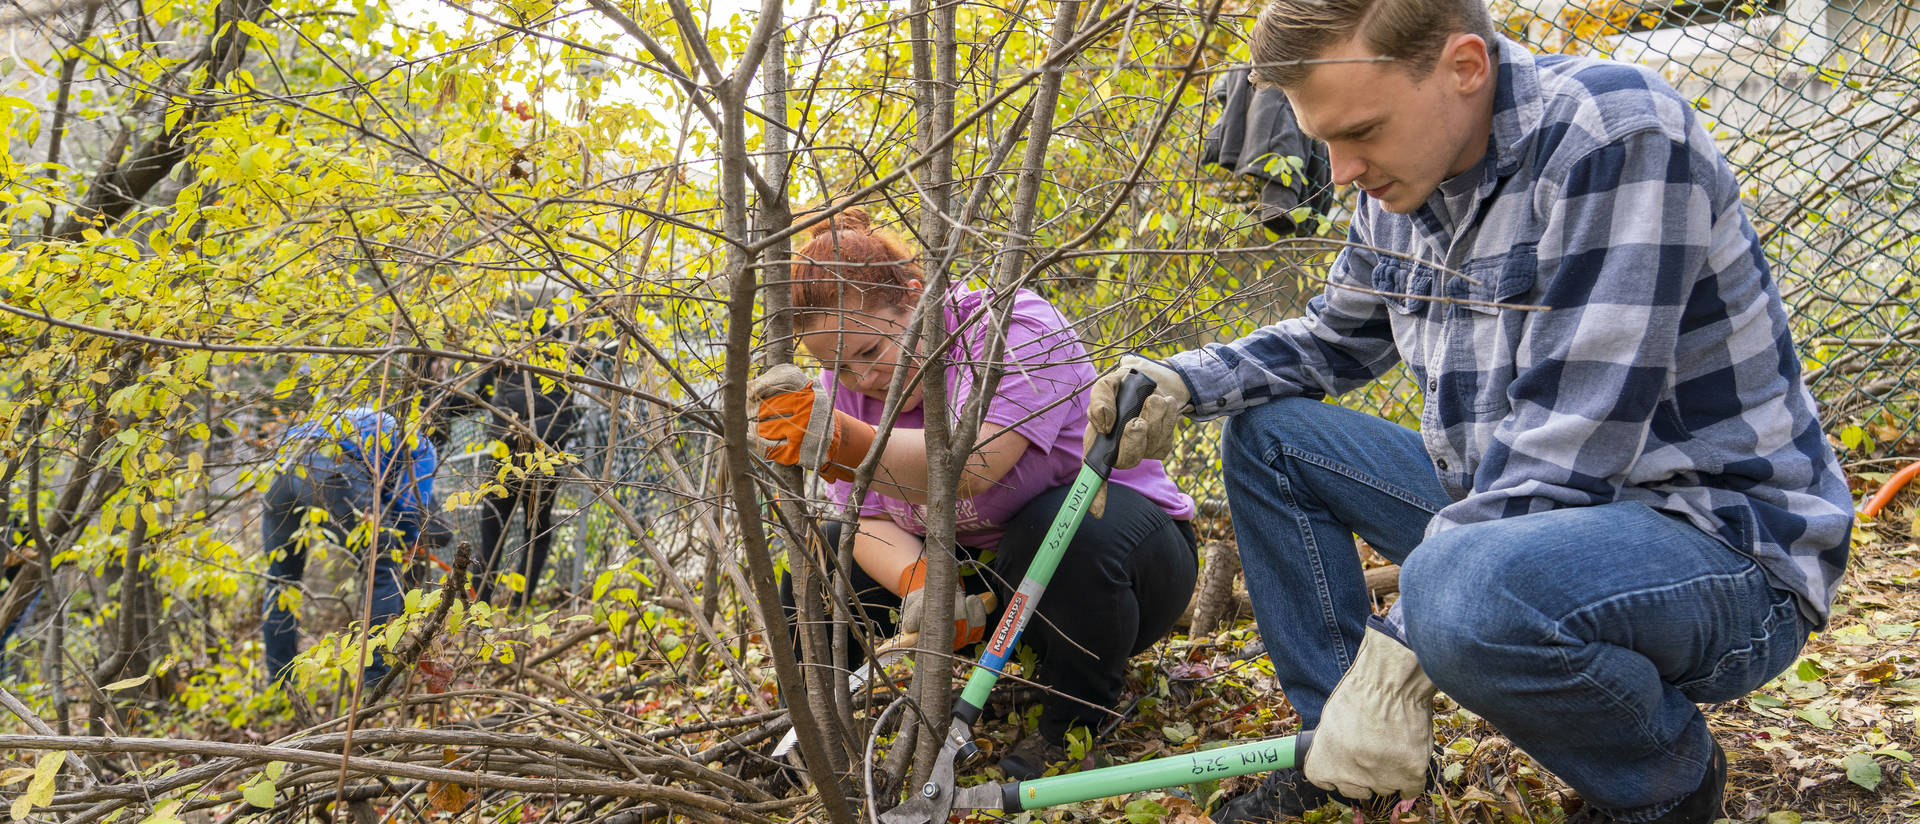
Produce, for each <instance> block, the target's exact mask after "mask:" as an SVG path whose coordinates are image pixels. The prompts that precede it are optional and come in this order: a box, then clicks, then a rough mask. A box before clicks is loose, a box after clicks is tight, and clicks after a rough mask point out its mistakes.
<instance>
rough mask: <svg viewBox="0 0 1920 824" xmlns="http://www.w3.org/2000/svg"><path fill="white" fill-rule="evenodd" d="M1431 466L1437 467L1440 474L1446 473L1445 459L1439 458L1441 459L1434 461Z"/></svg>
mask: <svg viewBox="0 0 1920 824" xmlns="http://www.w3.org/2000/svg"><path fill="white" fill-rule="evenodd" d="M1433 465H1434V466H1437V467H1440V471H1441V472H1445V471H1447V459H1446V458H1441V459H1439V460H1437V461H1434V462H1433Z"/></svg>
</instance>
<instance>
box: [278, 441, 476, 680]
mask: <svg viewBox="0 0 1920 824" xmlns="http://www.w3.org/2000/svg"><path fill="white" fill-rule="evenodd" d="M280 452H281V455H282V458H281V460H282V464H281V470H280V474H279V476H278V477H277V478H275V479H274V482H273V485H272V486H271V487H269V488H268V489H267V502H266V512H265V515H264V516H263V518H262V524H261V546H262V547H264V548H265V549H266V550H267V557H268V559H269V563H268V566H267V575H268V579H269V581H268V584H267V593H266V600H265V604H264V606H263V607H262V611H261V621H260V627H261V632H262V634H263V635H264V636H265V640H266V663H267V671H268V672H269V673H271V674H272V677H273V679H274V681H275V682H276V683H279V682H284V681H285V680H286V678H287V677H288V672H289V668H290V666H291V665H292V663H293V657H294V655H296V654H297V653H298V652H299V651H300V619H299V617H298V616H297V615H295V614H294V612H293V610H291V609H289V608H288V607H289V605H288V604H287V603H286V599H285V598H283V597H282V596H283V594H284V593H285V591H286V590H287V589H289V588H295V587H299V586H300V579H301V576H302V575H303V574H304V573H305V572H306V567H307V550H308V548H309V539H310V538H311V537H312V535H313V533H312V532H311V531H310V530H308V529H306V527H307V526H308V524H309V523H310V522H309V520H308V518H309V515H308V513H310V512H312V511H314V510H319V511H320V512H323V513H325V518H324V520H321V521H318V524H319V526H320V528H321V530H322V532H323V533H324V534H325V535H326V539H327V540H328V541H329V542H330V543H333V544H337V545H340V546H344V547H348V548H350V549H352V550H353V551H355V552H356V553H358V554H359V555H360V557H361V559H362V561H363V562H365V563H371V564H372V567H373V570H372V571H373V610H372V613H371V622H372V623H373V625H374V626H376V627H377V626H379V625H381V624H384V623H386V621H387V619H388V618H390V617H392V616H394V615H397V614H399V613H400V611H401V605H402V588H401V577H400V572H401V566H400V559H399V557H398V556H399V554H400V553H399V551H400V550H403V549H405V548H406V547H409V546H411V545H413V544H414V543H415V542H416V541H419V540H422V539H423V536H424V539H425V540H426V541H427V542H428V543H430V544H433V545H436V546H438V545H444V544H445V543H446V542H447V539H448V538H450V537H451V532H450V531H448V530H447V529H446V528H445V527H444V526H442V525H441V524H440V523H439V522H438V521H437V520H435V519H434V518H433V517H432V513H433V510H434V502H433V474H434V470H435V469H436V468H437V467H438V465H439V456H438V454H437V453H436V452H435V451H434V448H433V442H432V441H430V440H428V439H427V438H426V437H424V436H421V435H418V434H410V433H408V432H407V431H405V430H403V429H402V428H401V426H400V423H399V422H398V421H397V420H395V419H394V416H393V415H390V414H388V413H386V412H381V411H379V410H376V409H367V408H359V409H350V410H347V411H344V412H337V413H333V414H330V415H325V416H322V417H320V418H317V419H315V420H310V421H304V422H302V423H299V424H297V425H295V426H294V427H293V428H291V429H289V430H287V434H286V437H285V438H284V439H283V440H282V442H281V448H280ZM362 525H370V526H372V527H373V528H372V529H361V528H360V527H361V526H362ZM388 668H389V665H388V663H387V661H386V660H385V658H384V657H383V656H381V655H380V654H378V653H376V654H375V655H374V657H373V659H372V660H371V661H370V662H369V663H368V664H367V666H366V669H365V670H364V671H363V672H362V674H361V677H362V678H363V679H364V681H365V682H366V683H367V684H369V685H372V684H374V683H377V682H378V681H379V680H380V678H381V677H383V676H385V675H386V673H387V670H388Z"/></svg>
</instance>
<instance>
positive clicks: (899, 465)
mask: <svg viewBox="0 0 1920 824" xmlns="http://www.w3.org/2000/svg"><path fill="white" fill-rule="evenodd" d="M979 443H980V446H978V447H976V448H975V449H974V451H973V452H972V453H970V454H968V455H967V456H966V468H965V469H964V470H963V472H962V474H961V476H960V489H959V497H962V498H970V497H973V496H974V495H977V494H979V493H981V492H984V491H986V490H987V488H988V487H990V486H992V485H993V484H996V483H999V482H1000V479H1001V478H1003V477H1005V476H1006V474H1007V472H1008V471H1009V470H1011V469H1013V465H1014V463H1016V462H1017V461H1019V460H1020V455H1021V454H1022V453H1024V452H1026V451H1027V439H1026V438H1024V437H1022V436H1020V435H1018V434H1015V433H1013V432H1009V431H1006V430H1004V429H1003V428H1002V427H999V426H995V425H993V424H982V425H981V426H980V437H979ZM929 486H930V484H929V483H928V482H927V432H926V430H924V429H895V430H893V434H892V435H891V436H889V437H888V438H887V448H886V451H885V452H883V453H881V455H880V467H879V468H878V469H876V470H874V473H873V487H872V488H873V491H875V492H878V493H880V494H882V495H885V496H887V497H889V498H898V499H900V500H903V501H906V502H907V503H910V504H918V505H921V506H925V505H926V504H927V500H928V497H927V488H928V487H929Z"/></svg>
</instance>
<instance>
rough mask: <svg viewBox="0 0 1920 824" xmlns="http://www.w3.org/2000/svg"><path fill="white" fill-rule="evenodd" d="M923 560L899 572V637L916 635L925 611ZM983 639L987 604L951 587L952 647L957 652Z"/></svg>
mask: <svg viewBox="0 0 1920 824" xmlns="http://www.w3.org/2000/svg"><path fill="white" fill-rule="evenodd" d="M926 586H927V561H926V559H925V558H922V559H920V560H918V561H915V562H914V563H913V565H912V566H909V567H907V568H906V570H905V571H903V572H901V573H900V583H899V589H900V634H901V635H906V634H909V633H912V634H919V632H920V625H921V623H923V622H922V621H921V616H922V615H924V614H926V608H927V598H926V595H927V592H926ZM985 637H987V605H986V604H985V603H984V602H982V601H981V600H980V599H979V598H975V597H972V596H970V595H968V594H967V593H966V592H965V591H963V590H961V589H959V588H957V587H956V588H955V589H954V593H953V648H954V650H955V651H956V652H957V651H959V650H962V649H965V648H966V647H967V646H968V645H971V644H975V643H979V642H980V640H981V639H983V638H985Z"/></svg>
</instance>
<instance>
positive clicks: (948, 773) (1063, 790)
mask: <svg viewBox="0 0 1920 824" xmlns="http://www.w3.org/2000/svg"><path fill="white" fill-rule="evenodd" d="M1154 389H1155V384H1154V381H1153V379H1152V378H1149V377H1147V376H1146V375H1144V374H1142V373H1140V372H1137V371H1132V370H1129V371H1128V373H1127V375H1126V376H1125V377H1124V378H1123V379H1122V380H1121V382H1120V388H1119V391H1118V392H1117V393H1116V395H1117V397H1116V398H1115V401H1116V405H1117V406H1118V407H1119V409H1118V412H1119V415H1118V416H1117V419H1116V420H1115V421H1114V424H1113V428H1112V429H1111V430H1110V431H1109V432H1106V433H1104V434H1101V435H1099V436H1098V437H1097V438H1095V440H1094V442H1093V444H1092V445H1091V446H1090V447H1089V448H1088V449H1087V454H1086V463H1085V465H1084V466H1082V467H1081V468H1080V474H1079V476H1078V477H1076V478H1075V479H1074V481H1073V487H1072V489H1070V490H1069V491H1068V493H1067V499H1066V502H1065V503H1064V504H1063V505H1062V506H1061V507H1060V512H1059V513H1058V514H1057V515H1055V516H1054V520H1053V525H1052V526H1051V527H1050V528H1048V530H1047V536H1046V538H1045V539H1044V540H1043V541H1042V542H1041V544H1040V551H1039V553H1038V554H1037V555H1035V556H1034V559H1033V563H1032V565H1031V566H1029V567H1028V569H1027V573H1026V576H1025V577H1024V578H1023V579H1021V581H1020V586H1019V588H1018V589H1016V590H1015V591H1014V594H1013V597H1012V598H1011V599H1009V600H1008V602H1007V611H1006V612H1005V613H1004V614H1003V615H1002V616H1001V617H1000V623H999V625H998V626H996V627H995V628H994V631H993V634H992V635H990V636H988V644H987V649H986V652H985V653H983V654H982V655H981V656H980V660H979V661H977V662H975V664H974V666H973V672H972V674H971V675H970V676H969V677H968V679H967V686H966V688H965V689H964V690H963V691H962V692H961V694H960V698H959V700H957V701H955V702H954V705H953V713H952V717H951V720H950V721H949V724H948V727H947V733H946V737H945V738H944V739H943V740H942V742H941V745H940V753H939V755H938V757H936V758H935V760H934V766H933V774H932V775H929V776H926V777H925V778H924V780H922V781H921V782H920V784H919V786H918V787H917V788H916V789H915V790H914V792H913V794H912V796H911V797H910V798H908V799H907V800H906V801H905V802H903V803H901V804H900V805H898V806H896V807H894V808H893V809H891V810H888V811H886V812H885V813H883V814H881V815H880V817H879V821H880V822H881V824H944V822H945V821H946V820H947V818H948V817H949V816H950V815H952V814H953V813H954V812H955V811H964V810H999V811H1004V812H1019V811H1022V810H1033V809H1040V808H1042V807H1051V806H1055V805H1059V804H1071V803H1074V802H1077V801H1087V800H1091V799H1095V798H1107V797H1109V796H1115V795H1124V794H1126V793H1133V792H1143V791H1146V790H1153V789H1160V788H1163V787H1172V786H1178V785H1181V784H1188V783H1192V782H1195V781H1210V780H1214V779H1219V778H1226V777H1229V776H1235V775H1246V774H1249V773H1256V772H1268V771H1271V770H1278V769H1285V768H1288V767H1295V766H1298V765H1299V764H1301V763H1303V762H1304V761H1305V759H1306V754H1307V747H1308V745H1309V744H1310V743H1311V741H1312V738H1313V733H1312V732H1303V733H1301V734H1299V735H1294V736H1285V737H1281V738H1269V739H1262V740H1258V741H1248V742H1243V743H1240V744H1233V745H1229V746H1225V747H1220V748H1218V749H1211V750H1201V751H1198V752H1193V753H1187V754H1183V755H1176V756H1169V757H1166V758H1156V759H1152V760H1149V761H1141V762H1137V763H1133V764H1121V765H1118V766H1113V767H1105V768H1101V769H1095V770H1083V771H1081V772H1077V773H1073V774H1070V775H1057V776H1052V777H1047V778H1036V779H1032V780H1028V781H1013V782H1006V783H993V782H989V783H985V784H979V785H975V786H972V787H966V788H960V789H956V788H955V787H954V768H955V765H956V764H957V763H958V762H959V761H960V759H963V758H970V757H972V756H973V755H975V754H976V753H978V752H979V747H978V746H977V745H975V744H974V743H973V725H974V722H975V721H978V720H979V718H980V714H981V711H982V709H983V708H984V707H985V706H986V705H987V696H988V694H989V693H991V692H992V691H993V686H994V684H995V683H996V682H998V681H999V680H1000V673H1001V671H1002V670H1003V668H1005V666H1006V664H1007V659H1008V658H1009V657H1010V656H1011V655H1012V654H1013V649H1014V645H1015V644H1016V643H1017V642H1018V641H1019V640H1020V634H1021V632H1022V631H1024V630H1025V629H1026V627H1027V623H1028V621H1030V620H1032V618H1033V613H1034V608H1035V607H1036V606H1037V605H1038V604H1039V603H1040V596H1041V594H1042V593H1044V592H1045V591H1046V588H1047V582H1048V581H1049V580H1051V579H1052V578H1053V572H1054V570H1055V569H1056V568H1057V567H1059V565H1060V560H1061V557H1062V556H1064V555H1065V554H1066V548H1067V544H1068V543H1069V542H1070V541H1071V540H1072V539H1073V535H1074V533H1075V532H1077V531H1078V530H1079V529H1080V522H1081V521H1083V520H1085V518H1086V514H1087V509H1088V507H1089V506H1091V505H1092V503H1093V499H1094V495H1095V494H1096V493H1098V492H1099V491H1100V488H1101V487H1102V486H1103V485H1105V484H1106V482H1107V478H1108V476H1109V475H1111V474H1112V473H1113V462H1114V458H1115V457H1116V456H1117V454H1118V453H1119V449H1120V433H1121V432H1123V431H1124V430H1125V428H1126V425H1127V422H1129V421H1131V420H1133V419H1134V418H1135V417H1138V416H1139V414H1140V409H1141V407H1142V406H1144V405H1145V404H1146V401H1147V398H1148V397H1149V396H1151V395H1152V394H1153V390H1154Z"/></svg>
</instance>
